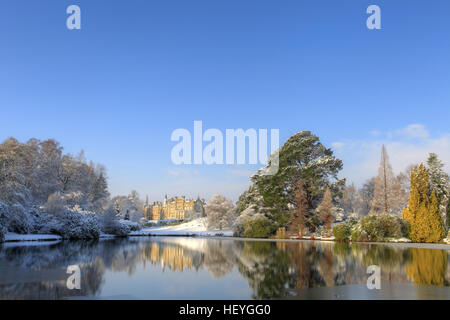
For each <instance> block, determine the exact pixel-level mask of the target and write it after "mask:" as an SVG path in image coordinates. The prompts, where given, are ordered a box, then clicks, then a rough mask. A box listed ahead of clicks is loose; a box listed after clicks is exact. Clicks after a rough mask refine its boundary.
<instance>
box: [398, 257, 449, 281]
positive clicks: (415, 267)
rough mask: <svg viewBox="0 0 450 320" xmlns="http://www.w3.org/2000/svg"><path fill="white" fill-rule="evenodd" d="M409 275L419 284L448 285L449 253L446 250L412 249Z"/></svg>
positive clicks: (408, 268)
mask: <svg viewBox="0 0 450 320" xmlns="http://www.w3.org/2000/svg"><path fill="white" fill-rule="evenodd" d="M411 255H412V259H411V263H410V264H409V265H408V266H406V273H407V274H408V277H409V278H410V279H412V280H413V281H414V283H416V284H419V285H431V286H441V287H443V286H448V285H449V284H448V280H447V279H446V271H447V259H448V254H447V252H446V251H444V250H432V249H411Z"/></svg>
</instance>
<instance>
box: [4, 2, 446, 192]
mask: <svg viewBox="0 0 450 320" xmlns="http://www.w3.org/2000/svg"><path fill="white" fill-rule="evenodd" d="M72 4H76V5H79V6H80V8H81V17H82V29H81V30H68V29H67V28H66V19H67V17H68V15H67V14H66V8H67V7H68V6H69V5H72ZM371 4H376V5H379V6H380V8H381V12H382V30H368V29H367V28H366V19H367V17H368V15H367V14H366V8H367V7H368V6H369V5H371ZM448 12H450V2H448V1H447V0H433V1H424V0H420V1H406V0H397V1H381V0H371V1H362V0H345V1H344V0H342V1H336V0H328V1H325V0H323V1H312V0H308V1H300V0H295V1H294V0H292V1H286V0H282V1H275V0H227V1H224V0H214V1H211V0H183V1H182V0H164V1H162V0H158V1H156V0H150V1H144V0H130V1H123V0H120V1H119V0H117V1H103V0H96V1H77V0H71V1H65V0H39V1H23V0H2V1H1V2H0V41H1V50H0V109H1V111H2V112H1V117H0V139H1V140H3V139H5V138H7V137H9V136H14V137H16V138H18V139H19V140H21V141H26V140H28V139H29V138H31V137H36V138H39V139H47V138H55V139H57V140H58V141H60V142H61V144H62V145H63V146H64V147H65V150H66V151H67V152H71V153H76V152H78V151H80V150H81V149H83V150H84V151H85V153H86V157H87V158H88V159H90V160H94V161H96V162H100V163H103V164H105V165H106V167H107V169H108V175H109V182H110V189H111V192H112V193H113V194H124V193H127V192H129V191H130V190H131V189H136V190H138V191H139V193H141V195H144V194H149V196H150V199H151V200H159V199H161V197H162V196H163V195H164V194H165V193H168V194H170V195H176V194H179V195H181V194H185V195H187V196H196V195H197V194H200V195H201V196H203V197H205V198H208V197H210V196H211V195H212V194H214V193H223V194H225V195H226V196H229V197H232V198H233V199H236V198H237V196H238V195H239V194H240V193H241V192H242V191H243V190H245V188H246V186H248V184H249V182H248V181H249V179H248V176H249V174H250V173H251V172H252V171H253V170H255V169H256V168H257V167H255V166H223V165H222V166H175V165H173V164H172V162H171V159H170V153H171V149H172V147H173V146H174V145H175V143H174V142H171V141H170V135H171V133H172V131H173V130H175V129H177V128H186V129H189V130H191V131H192V128H193V121H194V120H202V121H203V125H204V127H205V128H217V129H220V130H223V132H225V129H227V128H231V129H234V128H244V129H248V128H267V129H271V128H276V129H280V140H281V143H283V142H284V141H285V140H286V139H287V138H288V137H289V136H290V135H292V134H293V133H295V132H298V131H301V130H311V131H313V132H314V133H315V134H317V135H318V136H319V137H320V138H321V141H322V142H323V143H324V144H326V145H328V146H330V147H331V146H333V148H334V149H335V151H336V153H337V155H338V156H339V157H341V158H342V159H343V160H344V165H345V169H344V171H343V173H342V175H343V176H346V177H348V178H349V180H351V181H355V182H356V183H361V182H362V181H364V180H365V179H366V178H369V177H370V176H371V175H373V174H375V173H376V170H377V168H376V164H377V162H378V157H379V155H378V153H379V148H380V146H381V144H382V143H386V144H387V146H388V152H389V153H390V155H391V160H392V162H393V166H394V169H396V170H401V169H403V167H404V166H405V165H407V164H408V163H413V162H417V161H421V160H422V159H423V158H425V157H426V153H427V152H430V151H435V152H437V153H438V154H440V155H441V158H443V159H444V160H445V161H446V162H447V161H450V151H448V150H449V149H450V148H449V146H450V143H449V141H450V138H449V133H450V130H449V129H448V122H449V113H450V112H449V107H450V105H449V104H450V90H449V89H450V88H449V85H450V81H449V78H450V76H449V75H450V59H449V56H450V37H449V30H450V20H449V19H448Z"/></svg>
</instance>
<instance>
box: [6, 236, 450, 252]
mask: <svg viewBox="0 0 450 320" xmlns="http://www.w3.org/2000/svg"><path fill="white" fill-rule="evenodd" d="M133 237H178V238H180V237H181V238H183V237H184V238H198V239H216V240H235V241H259V242H302V241H304V242H325V243H337V242H338V241H335V240H318V239H315V240H310V239H264V238H242V237H232V236H208V235H197V234H189V235H186V234H130V235H128V236H125V237H119V236H115V235H107V234H103V235H101V236H100V237H99V240H100V239H114V238H133ZM8 238H9V239H8ZM79 240H87V239H79ZM79 240H70V239H63V238H61V237H60V236H58V235H33V234H27V235H16V234H15V235H11V234H10V235H9V237H7V238H6V239H5V241H4V242H3V243H20V242H26V243H33V242H34V243H39V242H55V241H58V242H59V241H79ZM347 243H348V244H367V245H389V246H392V247H397V248H402V249H434V250H447V251H450V244H445V243H412V242H408V243H404V242H402V243H398V242H347ZM0 245H1V243H0Z"/></svg>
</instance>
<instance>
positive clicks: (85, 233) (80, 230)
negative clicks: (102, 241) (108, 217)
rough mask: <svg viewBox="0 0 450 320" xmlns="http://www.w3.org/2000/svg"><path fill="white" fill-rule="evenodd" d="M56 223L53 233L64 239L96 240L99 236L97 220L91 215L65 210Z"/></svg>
mask: <svg viewBox="0 0 450 320" xmlns="http://www.w3.org/2000/svg"><path fill="white" fill-rule="evenodd" d="M58 222H59V226H56V229H57V230H55V231H56V233H57V234H59V235H60V236H61V237H63V238H64V239H97V238H99V236H100V227H99V224H98V220H97V218H96V217H95V216H93V215H91V214H82V213H79V212H76V211H72V210H66V212H64V214H62V215H61V217H60V218H58Z"/></svg>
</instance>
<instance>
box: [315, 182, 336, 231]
mask: <svg viewBox="0 0 450 320" xmlns="http://www.w3.org/2000/svg"><path fill="white" fill-rule="evenodd" d="M317 211H318V212H319V219H320V220H321V221H323V222H324V223H325V226H326V228H327V231H328V232H330V230H331V223H332V222H333V220H334V216H333V199H332V197H331V190H330V188H327V190H326V191H325V194H324V196H323V200H322V202H321V204H320V205H319V206H318V207H317Z"/></svg>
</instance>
